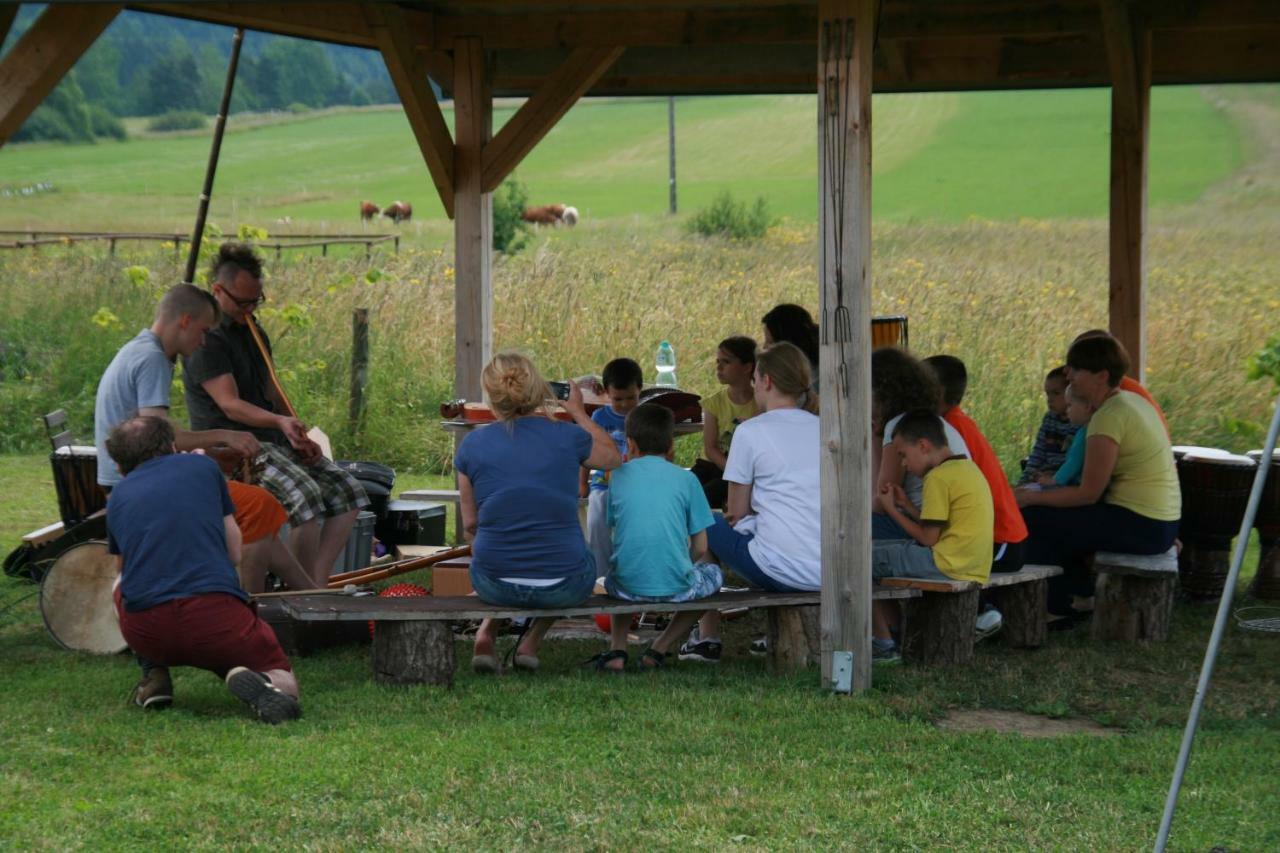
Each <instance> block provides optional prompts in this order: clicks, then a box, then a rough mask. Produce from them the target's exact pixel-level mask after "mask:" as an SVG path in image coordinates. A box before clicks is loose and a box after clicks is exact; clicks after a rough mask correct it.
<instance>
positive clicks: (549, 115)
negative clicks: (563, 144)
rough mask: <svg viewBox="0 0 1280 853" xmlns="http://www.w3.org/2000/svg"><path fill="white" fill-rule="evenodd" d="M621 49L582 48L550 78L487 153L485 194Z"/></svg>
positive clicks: (516, 162)
mask: <svg viewBox="0 0 1280 853" xmlns="http://www.w3.org/2000/svg"><path fill="white" fill-rule="evenodd" d="M622 50H623V49H622V48H620V47H582V48H578V49H577V50H575V51H573V53H571V54H569V58H568V59H567V60H565V62H564V63H563V64H562V65H561V66H560V67H559V68H558V69H556V71H555V73H553V74H552V75H551V76H549V77H547V79H546V80H545V81H543V83H542V85H541V86H539V87H538V90H537V91H536V92H534V93H533V96H532V97H531V98H529V100H527V101H525V103H524V105H523V106H521V107H520V109H519V110H518V111H517V112H516V114H515V115H514V116H512V117H511V120H510V121H508V122H507V123H506V124H505V125H504V126H503V128H502V130H501V131H499V133H498V135H497V136H496V137H494V139H493V141H492V142H490V143H489V144H488V145H486V146H485V149H484V191H485V192H493V190H495V189H497V187H498V185H499V184H501V183H502V181H503V179H504V178H506V177H507V175H509V174H511V171H512V170H513V169H515V167H516V166H518V165H519V164H520V161H521V160H523V159H524V158H525V155H526V154H528V153H529V152H530V151H532V150H533V147H534V146H535V145H537V144H538V142H540V141H541V140H542V138H543V137H544V136H546V135H547V133H548V132H549V131H550V130H551V128H553V127H555V124H556V122H558V121H559V120H560V118H561V117H562V116H563V115H564V114H565V113H567V112H568V111H569V108H570V107H572V106H573V105H574V104H575V103H576V102H577V100H578V99H579V98H581V97H582V95H583V94H584V93H585V92H586V91H587V90H588V89H590V88H591V87H592V86H594V85H595V82H596V81H597V80H599V79H600V76H601V75H602V74H604V72H605V71H606V70H608V68H609V66H611V65H613V63H614V62H615V61H616V60H617V58H618V57H619V56H621V55H622Z"/></svg>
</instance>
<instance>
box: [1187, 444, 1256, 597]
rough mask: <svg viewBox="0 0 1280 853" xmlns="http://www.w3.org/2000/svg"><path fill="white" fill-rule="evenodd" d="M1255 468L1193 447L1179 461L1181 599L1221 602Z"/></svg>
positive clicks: (1247, 460)
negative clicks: (1183, 597) (1232, 550)
mask: <svg viewBox="0 0 1280 853" xmlns="http://www.w3.org/2000/svg"><path fill="white" fill-rule="evenodd" d="M1256 468H1257V464H1256V463H1255V462H1254V461H1253V460H1252V459H1250V458H1249V457H1247V456H1237V455H1235V454H1232V453H1227V452H1226V451H1222V450H1214V449H1212V448H1202V447H1193V448H1187V449H1186V452H1185V453H1184V454H1183V455H1182V457H1181V458H1180V459H1178V483H1179V485H1180V486H1181V490H1182V523H1181V525H1180V536H1181V538H1182V553H1181V554H1179V555H1178V574H1179V577H1180V583H1181V587H1182V593H1183V595H1184V596H1186V597H1187V598H1190V599H1193V600H1196V601H1213V600H1216V599H1218V598H1220V597H1221V596H1222V589H1223V587H1224V586H1225V585H1226V580H1227V574H1228V572H1229V571H1230V568H1231V540H1232V539H1233V538H1235V536H1236V534H1237V533H1239V532H1240V523H1241V521H1243V520H1244V511H1245V508H1246V507H1247V506H1248V503H1249V491H1250V489H1251V488H1252V487H1253V474H1254V471H1255V470H1256Z"/></svg>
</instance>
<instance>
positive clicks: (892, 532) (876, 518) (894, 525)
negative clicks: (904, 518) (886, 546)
mask: <svg viewBox="0 0 1280 853" xmlns="http://www.w3.org/2000/svg"><path fill="white" fill-rule="evenodd" d="M871 538H872V540H874V541H876V542H879V541H881V540H889V539H911V534H910V533H908V532H907V531H905V530H903V529H902V525H901V524H899V523H898V522H896V521H894V520H893V518H891V517H890V516H888V515H885V514H884V513H883V512H873V513H871ZM913 541H914V540H913Z"/></svg>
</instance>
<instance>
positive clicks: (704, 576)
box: [604, 563, 724, 604]
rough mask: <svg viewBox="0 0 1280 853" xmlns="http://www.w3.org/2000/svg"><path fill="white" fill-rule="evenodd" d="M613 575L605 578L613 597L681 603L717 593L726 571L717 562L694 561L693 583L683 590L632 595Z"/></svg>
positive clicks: (646, 601)
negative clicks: (671, 592)
mask: <svg viewBox="0 0 1280 853" xmlns="http://www.w3.org/2000/svg"><path fill="white" fill-rule="evenodd" d="M613 577H614V576H613V575H609V576H608V577H606V578H605V579H604V591H605V592H606V593H608V594H609V596H610V597H612V598H620V599H622V600H623V601H635V602H639V603H641V604H662V603H664V602H666V603H668V604H679V603H681V602H683V601H697V600H698V599H699V598H706V597H707V596H709V595H715V594H716V593H717V592H719V591H720V585H721V584H722V583H724V572H722V571H720V567H719V566H717V565H716V564H715V563H694V564H693V583H692V584H691V585H690V586H689V588H688V589H686V590H684V591H683V592H678V593H676V594H675V595H632V594H631V593H629V592H627V591H626V590H625V589H623V588H622V587H620V586H618V585H617V584H616V583H614V581H613Z"/></svg>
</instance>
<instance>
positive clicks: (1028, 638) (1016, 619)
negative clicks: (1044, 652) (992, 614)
mask: <svg viewBox="0 0 1280 853" xmlns="http://www.w3.org/2000/svg"><path fill="white" fill-rule="evenodd" d="M1048 593H1049V581H1047V580H1036V581H1030V582H1028V583H1020V584H1014V585H1013V586H1006V587H998V588H997V590H996V595H997V600H998V601H999V602H1000V613H1001V615H1002V616H1003V617H1004V630H1003V632H1002V633H1003V634H1004V641H1005V645H1007V646H1009V647H1010V648H1014V649H1038V648H1040V647H1041V646H1043V645H1044V641H1045V640H1046V639H1047V638H1048V635H1049V607H1048V599H1047V596H1048Z"/></svg>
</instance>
